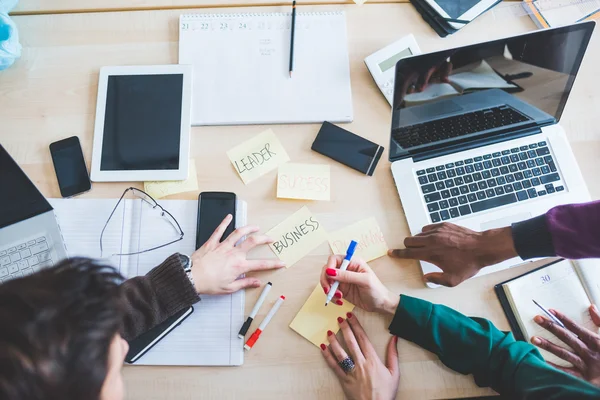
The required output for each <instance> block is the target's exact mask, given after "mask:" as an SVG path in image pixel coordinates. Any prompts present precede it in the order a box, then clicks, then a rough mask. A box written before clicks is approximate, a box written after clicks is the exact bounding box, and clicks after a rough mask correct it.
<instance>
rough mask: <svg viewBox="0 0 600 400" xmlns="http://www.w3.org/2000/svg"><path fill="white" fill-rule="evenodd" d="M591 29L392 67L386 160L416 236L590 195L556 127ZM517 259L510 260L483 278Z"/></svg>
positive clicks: (527, 213) (494, 222) (479, 226)
mask: <svg viewBox="0 0 600 400" xmlns="http://www.w3.org/2000/svg"><path fill="white" fill-rule="evenodd" d="M594 26H595V24H594V22H586V23H581V24H577V25H572V26H567V27H561V28H556V29H548V30H541V31H536V32H532V33H528V34H525V35H519V36H515V37H510V38H506V39H500V40H495V41H490V42H485V43H480V44H475V45H470V46H465V47H459V48H454V49H450V50H445V51H440V52H436V53H430V54H424V55H419V56H414V57H410V58H406V59H403V60H400V61H399V62H398V63H397V64H396V78H395V87H394V104H393V111H392V128H391V143H390V161H392V174H393V176H394V180H395V183H396V187H397V189H398V193H399V195H400V199H401V201H402V206H403V208H404V212H405V215H406V218H407V220H408V225H409V227H410V231H411V234H413V235H414V234H417V233H419V232H421V229H422V228H423V226H425V225H428V224H432V223H439V222H444V221H449V222H452V223H455V224H458V225H462V226H465V227H467V228H470V229H473V230H477V231H481V230H485V229H490V228H497V227H502V226H508V225H510V224H511V223H513V222H516V221H519V220H524V219H528V218H531V217H533V216H536V215H539V214H542V213H544V212H546V211H547V210H548V209H550V208H552V207H553V206H556V205H558V204H565V203H578V202H584V201H588V200H589V199H590V196H589V193H588V190H587V187H586V185H585V182H584V180H583V177H582V175H581V172H580V170H579V167H578V166H577V162H576V160H575V156H574V155H573V152H572V150H571V147H570V145H569V142H568V140H567V136H566V134H565V131H564V130H563V128H562V127H561V126H560V125H559V124H558V122H559V120H560V117H561V114H562V112H563V109H564V107H565V105H566V102H567V98H568V96H569V93H570V91H571V88H572V86H573V82H574V80H575V77H576V75H577V71H578V70H579V66H580V65H581V61H582V59H583V56H584V53H585V50H586V48H587V45H588V42H589V39H590V36H591V34H592V31H593V29H594ZM520 263H522V260H521V259H519V258H514V259H511V260H508V261H505V262H503V263H500V264H497V265H495V266H491V267H488V268H485V269H483V270H482V272H481V273H490V272H494V271H498V270H500V269H505V268H508V267H511V266H514V265H517V264H520ZM421 267H422V269H423V272H424V273H429V272H434V271H439V269H438V268H437V267H436V266H434V265H432V264H429V263H426V262H421ZM429 286H431V287H435V285H433V284H431V285H429Z"/></svg>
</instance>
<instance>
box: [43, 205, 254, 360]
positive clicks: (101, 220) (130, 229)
mask: <svg viewBox="0 0 600 400" xmlns="http://www.w3.org/2000/svg"><path fill="white" fill-rule="evenodd" d="M48 201H49V202H50V204H51V205H52V207H53V208H54V213H55V214H56V217H57V220H58V225H59V227H60V230H61V233H62V236H63V239H64V242H65V246H66V248H67V253H68V254H69V257H76V256H83V257H91V258H100V257H101V254H100V232H102V228H103V227H104V224H105V223H106V221H107V219H108V216H109V215H110V213H111V211H112V210H113V208H114V207H115V204H116V202H117V201H116V199H48ZM160 205H161V206H163V207H164V208H165V209H166V210H168V211H169V212H170V213H171V214H173V216H174V217H175V219H176V220H177V222H179V225H180V226H181V229H182V230H183V232H184V237H183V240H181V241H179V242H175V243H173V244H171V245H169V246H166V247H163V248H160V249H156V250H153V251H150V252H147V253H142V254H138V255H133V256H120V257H119V256H112V257H110V258H107V259H105V260H104V261H105V262H107V263H109V265H112V266H114V267H115V268H117V269H118V270H119V272H120V273H121V274H123V275H124V276H125V277H128V278H130V277H134V276H138V275H145V274H146V273H148V271H150V270H151V269H152V268H154V267H155V266H157V265H159V264H160V263H161V262H162V261H164V260H165V259H166V258H167V257H169V256H170V255H171V254H173V253H175V252H179V253H182V254H188V255H189V254H192V252H193V251H194V249H195V247H196V216H197V212H198V202H197V201H195V200H161V201H160ZM246 209H247V207H246V203H245V202H243V201H238V204H237V212H236V221H235V224H236V226H243V225H246ZM155 211H157V210H156V209H152V208H149V207H144V203H142V201H141V200H139V199H125V200H123V204H122V205H121V206H119V208H118V209H117V210H116V211H115V214H114V215H113V217H112V218H111V223H109V224H108V225H107V226H106V230H105V232H104V236H103V240H102V243H103V246H104V256H105V257H108V256H109V255H110V254H113V253H128V252H136V251H141V250H142V249H148V248H152V247H154V246H157V245H160V244H164V243H168V242H169V241H171V240H173V239H174V238H176V237H177V236H178V233H177V232H175V231H174V230H173V227H172V226H171V225H169V224H168V223H166V222H165V220H164V218H163V217H162V216H161V215H160V213H158V212H155ZM244 305H245V297H244V291H239V292H236V293H233V294H229V295H223V296H202V300H201V301H200V303H198V304H196V305H195V306H194V312H193V313H192V315H190V317H189V318H187V319H186V320H185V321H184V322H183V323H182V324H181V325H180V326H178V327H177V328H176V329H174V330H173V331H172V332H171V333H169V334H168V335H167V336H166V337H165V338H164V339H163V340H161V341H160V342H159V343H157V344H156V346H154V347H153V348H152V349H151V350H150V351H149V352H147V353H146V354H144V355H143V356H142V357H141V358H140V359H139V360H138V361H136V363H135V365H220V366H221V365H222V366H225V365H241V364H243V363H244V350H243V346H244V341H243V340H241V339H239V338H238V330H239V329H240V326H242V324H243V323H244Z"/></svg>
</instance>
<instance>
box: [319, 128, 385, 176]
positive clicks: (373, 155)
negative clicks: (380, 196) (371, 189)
mask: <svg viewBox="0 0 600 400" xmlns="http://www.w3.org/2000/svg"><path fill="white" fill-rule="evenodd" d="M311 148H312V149H313V150H314V151H316V152H317V153H321V154H323V155H324V156H327V157H329V158H332V159H334V160H335V161H338V162H341V163H342V164H344V165H346V166H348V167H350V168H353V169H355V170H357V171H359V172H362V173H363V174H366V175H368V176H372V175H373V172H375V167H376V166H377V163H378V162H379V159H380V158H381V155H382V154H383V147H382V146H380V145H378V144H376V143H373V142H371V141H369V140H367V139H365V138H362V137H360V136H358V135H355V134H354V133H352V132H349V131H347V130H345V129H342V128H340V127H339V126H336V125H333V124H332V123H330V122H327V121H325V122H323V125H322V126H321V129H320V130H319V133H318V134H317V137H316V138H315V141H314V142H313V144H312V147H311Z"/></svg>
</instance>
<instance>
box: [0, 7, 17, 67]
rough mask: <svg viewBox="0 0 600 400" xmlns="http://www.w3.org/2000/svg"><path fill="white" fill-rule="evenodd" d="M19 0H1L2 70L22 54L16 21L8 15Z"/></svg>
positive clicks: (0, 43) (0, 59) (0, 49)
mask: <svg viewBox="0 0 600 400" xmlns="http://www.w3.org/2000/svg"><path fill="white" fill-rule="evenodd" d="M17 2H18V0H0V71H1V70H3V69H6V68H8V67H10V66H11V65H13V63H14V62H15V60H16V59H17V58H19V57H20V56H21V44H20V43H19V32H18V31H17V26H16V25H15V23H14V21H13V20H12V19H11V18H10V17H9V16H8V13H9V12H10V10H12V9H13V8H14V7H15V6H16V5H17Z"/></svg>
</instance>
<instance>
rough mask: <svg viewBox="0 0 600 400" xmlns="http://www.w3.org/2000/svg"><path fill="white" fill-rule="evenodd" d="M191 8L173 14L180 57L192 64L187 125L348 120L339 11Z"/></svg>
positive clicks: (347, 84) (349, 110)
mask: <svg viewBox="0 0 600 400" xmlns="http://www.w3.org/2000/svg"><path fill="white" fill-rule="evenodd" d="M290 24H291V15H290V13H261V12H252V13H219V14H208V13H207V14H189V15H181V17H180V18H179V64H191V65H192V66H193V70H194V79H193V85H192V125H246V124H282V123H316V122H319V123H320V122H323V121H331V122H351V121H352V118H353V111H352V92H351V88H350V62H349V56H348V40H347V36H346V15H345V13H344V12H342V11H323V12H299V13H297V15H296V30H295V42H294V72H293V77H292V78H290V74H289V61H290V36H291V31H290Z"/></svg>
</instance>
